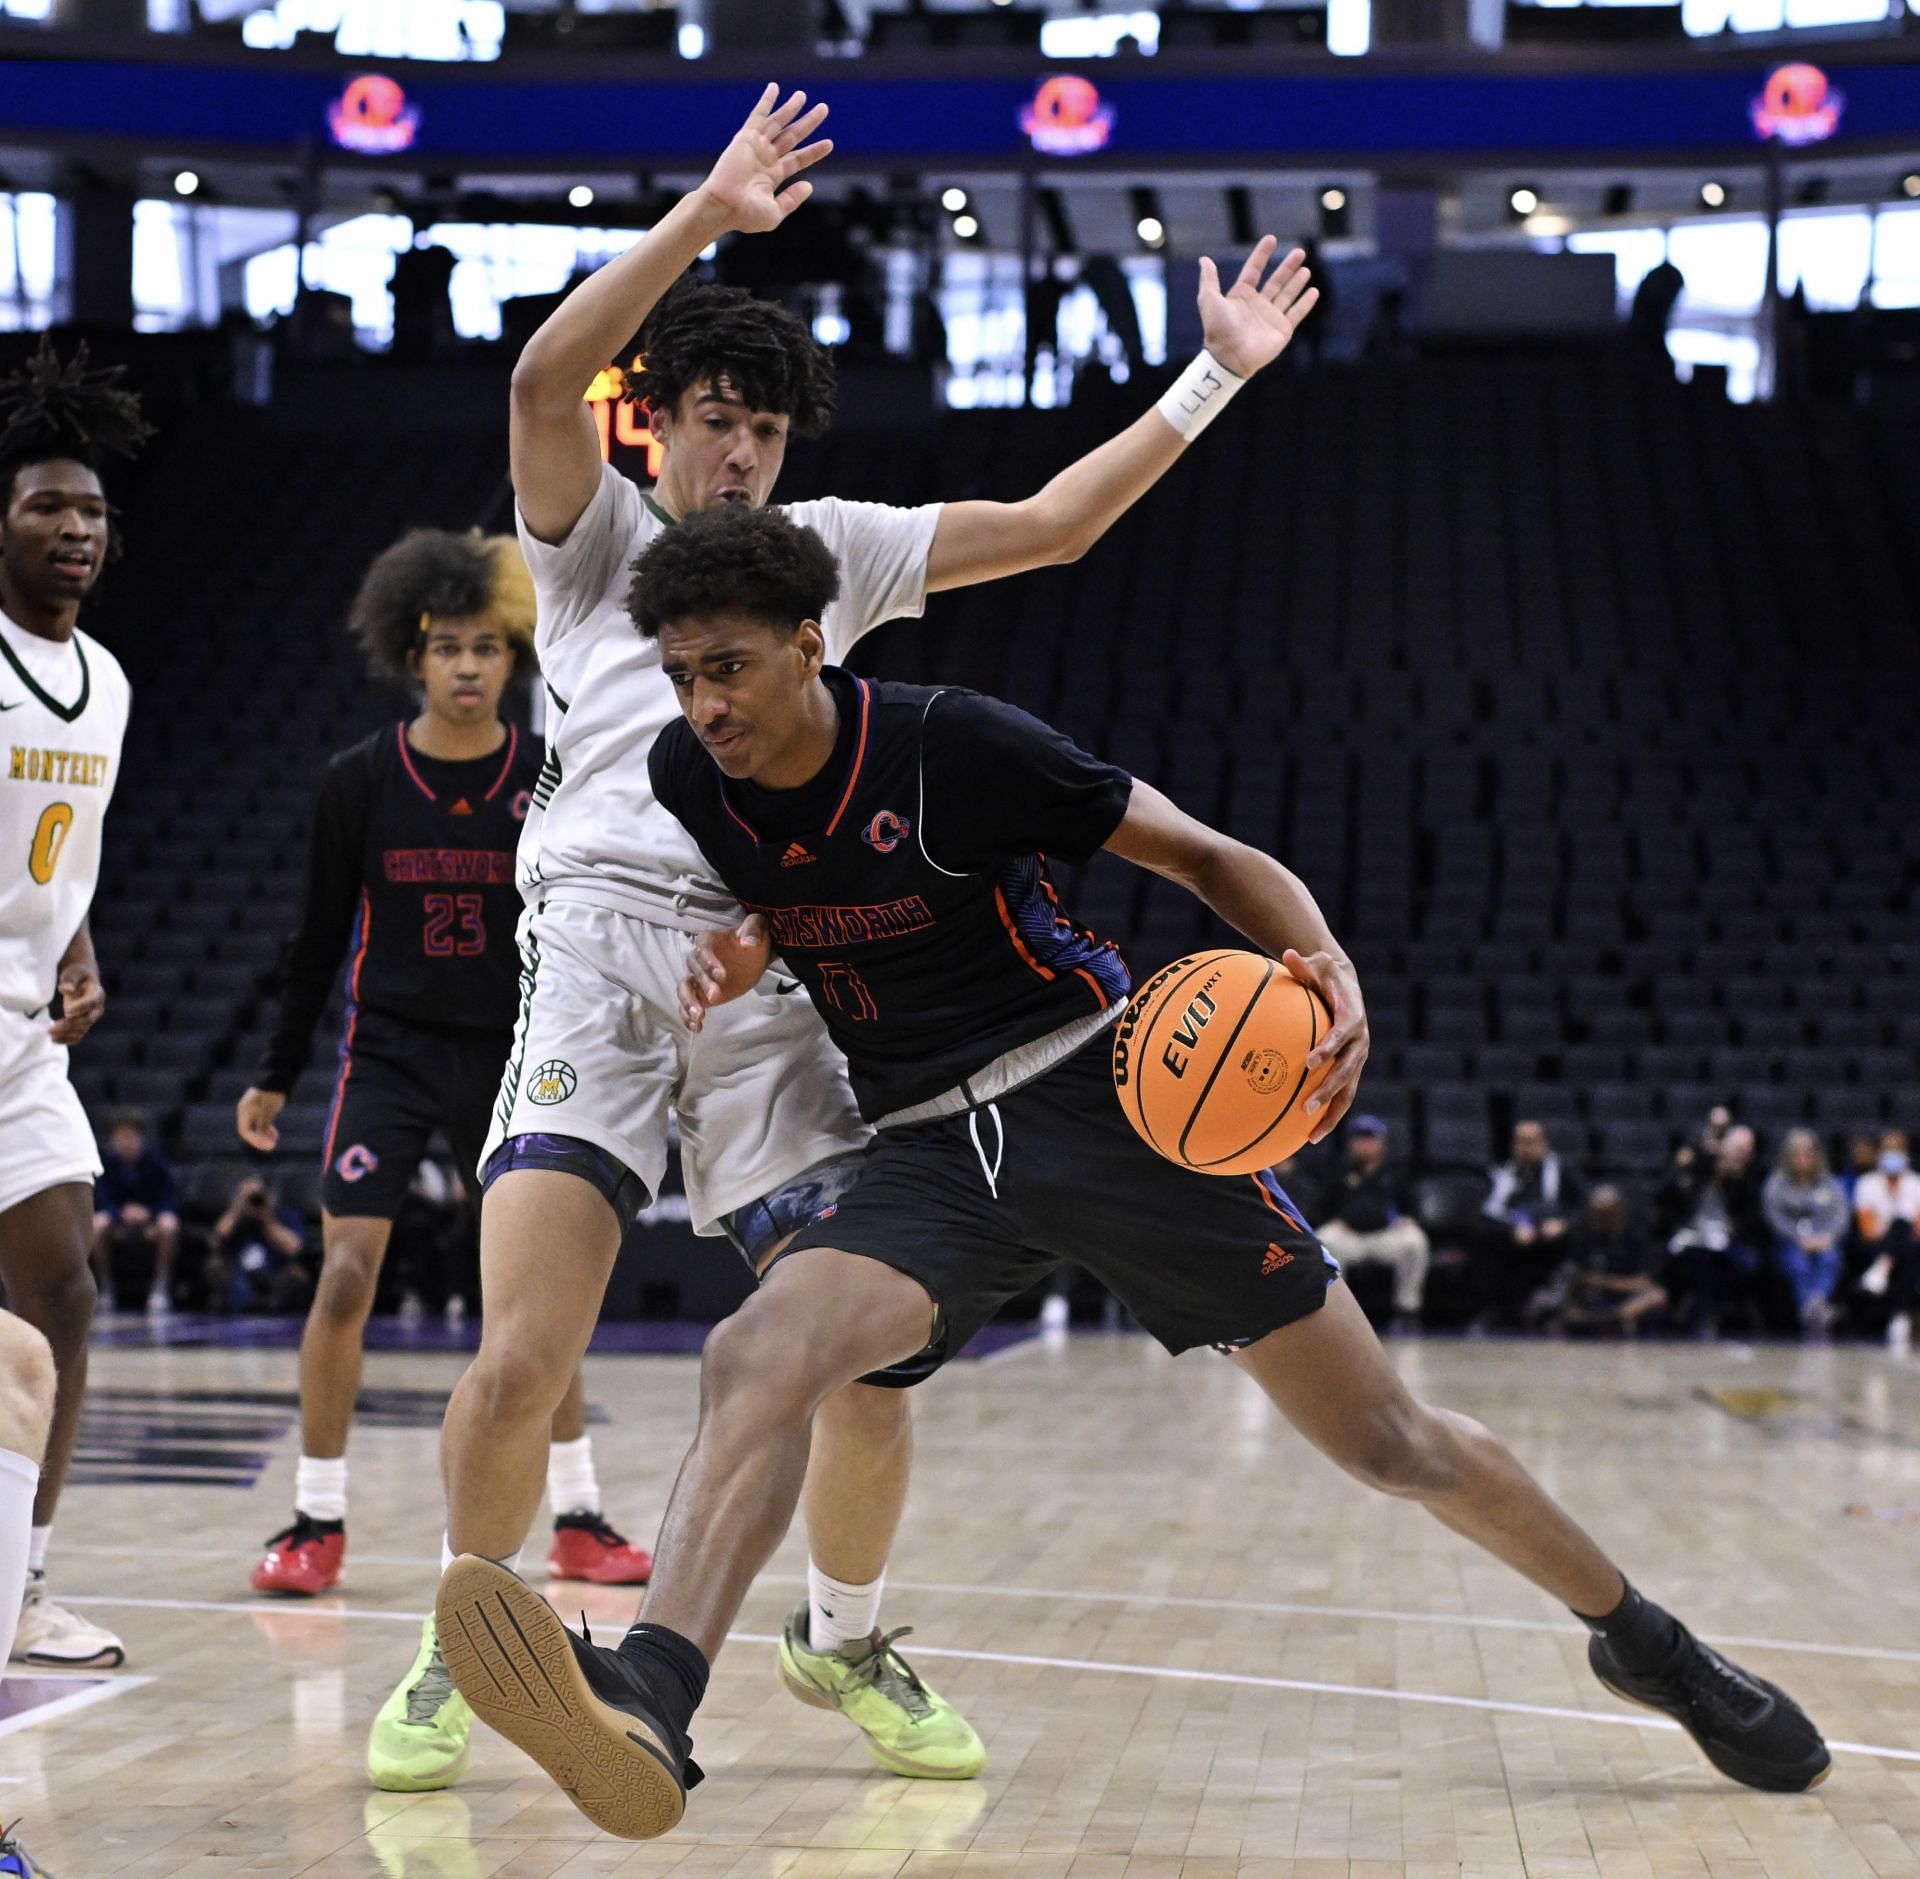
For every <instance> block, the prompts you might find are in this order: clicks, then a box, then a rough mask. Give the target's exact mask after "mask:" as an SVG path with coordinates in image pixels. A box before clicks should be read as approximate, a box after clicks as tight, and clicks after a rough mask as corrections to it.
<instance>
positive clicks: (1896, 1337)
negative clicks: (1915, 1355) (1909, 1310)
mask: <svg viewBox="0 0 1920 1879" xmlns="http://www.w3.org/2000/svg"><path fill="white" fill-rule="evenodd" d="M1912 1348H1913V1320H1912V1319H1911V1318H1910V1317H1908V1316H1907V1314H1906V1313H1905V1312H1904V1311H1897V1312H1895V1313H1894V1314H1893V1316H1892V1317H1891V1318H1890V1319H1888V1321H1887V1349H1888V1350H1890V1351H1908V1350H1911V1349H1912Z"/></svg>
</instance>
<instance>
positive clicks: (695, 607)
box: [627, 507, 840, 639]
mask: <svg viewBox="0 0 1920 1879" xmlns="http://www.w3.org/2000/svg"><path fill="white" fill-rule="evenodd" d="M839 592H840V568H839V564H838V563H837V562H836V561H835V560H834V558H833V550H832V549H830V548H829V547H828V546H827V544H826V543H825V542H823V541H822V540H821V539H820V537H819V536H818V535H816V534H815V533H814V532H813V530H812V529H810V528H805V527H803V526H802V525H801V524H799V523H798V522H790V521H788V520H787V518H786V516H785V515H784V514H782V513H781V511H780V510H778V509H747V508H740V507H727V508H721V509H703V510H701V511H699V512H698V513H696V514H694V515H690V516H688V517H687V518H686V520H685V521H684V522H681V523H678V524H677V525H676V526H674V527H673V528H669V529H662V530H661V531H660V533H659V534H658V535H656V536H655V537H654V538H653V540H652V542H651V543H649V544H648V546H647V549H646V552H645V553H644V554H642V555H641V557H640V558H639V560H637V561H636V562H635V563H634V564H633V585H632V586H631V587H630V588H629V589H628V590H627V611H628V612H629V613H630V614H631V615H632V616H633V623H634V625H635V626H637V627H638V628H639V629H640V631H641V632H642V633H643V634H644V635H645V636H646V637H647V638H648V639H657V638H658V637H659V635H660V630H661V628H662V627H665V626H670V625H672V624H673V622H674V621H676V620H685V619H691V618H694V617H696V616H699V615H702V614H712V613H744V614H745V615H746V616H747V617H748V618H749V619H750V620H757V621H758V622H760V624H762V625H763V626H770V627H772V628H773V629H774V630H775V631H776V632H780V633H791V632H792V631H793V629H794V628H795V627H796V626H798V625H799V624H800V622H801V621H802V620H818V619H820V618H821V616H822V615H824V614H825V612H826V610H827V608H828V607H829V606H830V605H831V604H832V602H833V600H834V597H835V596H836V595H837V594H838V593H839Z"/></svg>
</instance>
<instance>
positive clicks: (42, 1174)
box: [0, 341, 149, 1667]
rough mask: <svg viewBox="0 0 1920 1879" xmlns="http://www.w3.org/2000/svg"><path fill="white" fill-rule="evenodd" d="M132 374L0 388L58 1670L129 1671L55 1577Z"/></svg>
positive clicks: (12, 1026)
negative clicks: (90, 628) (94, 630)
mask: <svg viewBox="0 0 1920 1879" xmlns="http://www.w3.org/2000/svg"><path fill="white" fill-rule="evenodd" d="M121 371H122V368H121V367H118V366H113V367H108V368H106V369H94V368H91V367H89V366H88V364H87V352H86V348H85V347H84V346H81V347H79V348H78V349H77V350H76V351H75V352H74V354H73V356H72V358H70V359H66V360H62V359H61V358H60V357H59V356H58V355H57V354H56V353H55V352H54V350H53V348H52V346H51V345H50V344H49V343H47V342H46V341H42V342H41V345H40V348H39V350H38V351H37V352H35V353H34V355H33V356H32V357H31V358H30V359H29V360H28V361H27V362H26V363H25V364H24V365H23V366H21V367H20V368H19V369H17V370H16V371H14V372H12V373H9V374H8V375H7V377H6V378H5V379H0V759H4V767H0V857H4V867H0V1287H4V1289H5V1292H6V1297H7V1301H8V1303H9V1304H10V1305H11V1306H12V1308H13V1311H14V1312H16V1313H18V1314H19V1316H18V1318H15V1317H13V1316H11V1315H10V1314H6V1313H0V1334H4V1335H0V1371H5V1370H6V1369H7V1368H8V1367H9V1363H10V1359H9V1358H8V1357H7V1356H6V1354H5V1353H8V1352H14V1351H18V1350H20V1349H21V1348H22V1346H26V1347H27V1355H28V1356H29V1357H31V1356H32V1355H33V1354H35V1353H42V1354H43V1353H44V1352H45V1350H46V1347H47V1346H49V1345H50V1346H51V1347H52V1361H53V1369H54V1373H55V1375H56V1376H57V1378H58V1388H57V1391H55V1392H54V1393H53V1398H52V1400H53V1415H52V1422H51V1427H50V1428H47V1429H43V1430H42V1431H41V1434H40V1436H39V1438H38V1440H37V1441H36V1442H35V1443H34V1444H33V1446H34V1448H35V1451H36V1452H34V1453H32V1454H28V1453H26V1452H24V1451H23V1449H22V1447H21V1445H20V1444H18V1443H14V1442H8V1441H7V1440H6V1439H5V1438H4V1436H0V1642H4V1643H5V1644H6V1645H7V1647H8V1648H7V1651H6V1652H5V1655H6V1656H10V1657H12V1658H14V1659H17V1660H19V1661H22V1662H25V1663H29V1664H35V1665H50V1666H60V1667H76V1666H90V1667H91V1666H112V1665H115V1664H118V1663H121V1662H123V1661H124V1659H125V1657H126V1651H125V1648H124V1646H123V1645H122V1644H121V1642H120V1640H119V1639H118V1638H117V1637H115V1636H114V1634H113V1633H112V1632H111V1631H108V1630H107V1629H106V1628H105V1627H104V1626H101V1625H96V1624H93V1623H90V1622H89V1621H88V1620H87V1619H85V1618H82V1617H81V1616H80V1615H79V1614H78V1613H76V1612H72V1611H69V1610H67V1609H66V1608H65V1607H64V1606H61V1605H56V1604H55V1603H54V1602H53V1600H52V1599H51V1598H49V1597H48V1595H47V1574H46V1566H47V1541H48V1538H49V1535H50V1534H51V1531H52V1525H53V1512H54V1507H55V1504H56V1503H57V1501H58V1500H59V1498H60V1488H61V1484H62V1483H63V1481H64V1480H65V1478H66V1473H67V1466H68V1463H69V1462H70V1461H71V1460H72V1457H73V1448H74V1441H75V1438H76V1437H77V1435H78V1433H79V1428H80V1407H81V1402H82V1399H83V1398H84V1396H85V1394H86V1387H87V1332H88V1329H89V1327H90V1326H91V1325H92V1323H93V1307H94V1298H95V1289H94V1281H93V1273H92V1269H91V1267H90V1266H89V1264H88V1259H89V1254H90V1252H91V1241H92V1237H93V1178H94V1176H95V1175H97V1174H98V1173H99V1172H100V1157H99V1153H98V1151H97V1149H96V1148H95V1146H94V1136H93V1129H92V1126H91V1125H90V1124H89V1123H88V1121H87V1115H86V1111H85V1110H84V1109H83V1108H82V1107H81V1104H80V1099H79V1097H78V1096H76V1095H75V1094H74V1090H73V1085H72V1084H71V1083H70V1082H69V1081H68V1080H67V1053H68V1050H69V1048H70V1047H71V1046H73V1045H75V1044H77V1043H79V1042H80V1040H81V1039H82V1038H83V1037H85V1036H86V1034H87V1033H88V1032H89V1031H90V1030H92V1028H93V1027H94V1025H95V1024H96V1023H98V1022H99V1019H100V1016H101V1014H102V1012H104V1011H105V1009H106V992H105V990H104V989H103V988H102V986H101V983H100V968H99V964H98V962H97V961H96V959H95V958H94V952H93V934H92V931H91V928H90V926H89V923H88V910H89V909H90V907H91V906H92V903H93V895H94V889H95V887H96V885H97V884H98V881H99V875H100V836H101V827H102V824H103V822H104V821H105V818H106V810H107V803H108V801H109V800H110V799H111V797H112V795H113V788H114V783H115V781H116V779H117V777H118V774H119V769H120V745H121V740H122V738H123V737H124V736H125V733H126V728H127V710H128V706H129V703H130V701H131V692H130V690H129V688H128V685H127V678H126V674H125V673H124V672H122V671H121V669H120V662H119V661H118V660H117V659H116V658H115V657H114V656H113V654H112V653H110V652H109V651H108V650H107V649H106V648H105V647H104V646H103V645H101V644H100V642H99V641H98V640H96V639H95V638H94V637H93V636H92V635H91V634H90V633H86V632H83V631H82V630H81V628H80V625H79V615H80V609H81V606H82V604H83V603H84V602H85V600H86V599H87V597H88V596H89V595H90V594H91V593H92V592H93V591H94V588H95V586H96V584H97V583H98V581H99V579H100V573H101V570H102V569H103V568H104V567H105V566H106V564H107V562H108V561H110V560H112V559H113V557H114V555H115V554H116V553H117V552H118V548H119V541H118V534H117V531H116V529H115V527H114V519H113V512H112V510H111V508H110V507H109V505H108V502H107V493H106V489H105V486H104V485H103V483H102V482H101V476H100V472H101V468H102V466H103V465H104V464H106V463H107V462H108V461H109V460H110V459H114V458H118V459H122V460H124V459H126V458H129V457H131V456H133V454H134V453H135V452H136V451H137V450H138V449H139V448H140V445H141V444H142V443H143V442H144V441H145V440H146V438H147V436H148V435H149V429H148V426H147V424H146V423H145V421H144V420H143V419H142V417H141V415H140V401H139V399H138V398H137V397H136V396H135V395H134V394H133V393H132V392H129V391H127V390H125V389H124V388H123V387H122V386H121V384H120V377H121ZM56 1006H57V1007H58V1013H57V1015H56V1013H55V1008H56ZM21 1320H24V1321H25V1323H24V1324H22V1323H21ZM28 1327H32V1329H31V1330H29V1329H28ZM31 1369H32V1366H31V1364H29V1366H28V1371H29V1373H30V1372H31ZM4 1388H5V1384H4V1383H3V1382H0V1390H4ZM4 1420H5V1419H4V1418H0V1421H4ZM15 1420H17V1418H16V1419H15ZM42 1444H44V1461H43V1460H42V1457H41V1454H40V1453H39V1452H38V1450H39V1448H40V1446H41V1445H42ZM23 1585H24V1598H23V1597H22V1586H23ZM16 1610H17V1611H18V1614H19V1624H18V1628H17V1629H15V1628H14V1625H13V1620H14V1614H15V1612H16Z"/></svg>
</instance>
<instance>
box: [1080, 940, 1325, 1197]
mask: <svg viewBox="0 0 1920 1879" xmlns="http://www.w3.org/2000/svg"><path fill="white" fill-rule="evenodd" d="M1332 1025H1333V1019H1332V1017H1331V1015H1330V1014H1329V1013H1328V1011H1327V1008H1326V1006H1325V1005H1324V1004H1322V1003H1321V1001H1320V996H1319V994H1318V993H1317V992H1315V991H1313V990H1312V989H1311V988H1310V987H1308V986H1305V985H1302V984H1301V983H1300V981H1299V980H1298V979H1296V978H1295V977H1294V976H1293V974H1292V973H1290V972H1289V971H1288V970H1287V969H1286V967H1285V966H1283V965H1280V964H1278V963H1277V962H1275V961H1274V960H1271V959H1269V958H1267V957H1266V956H1265V955H1264V954H1262V953H1245V952H1211V953H1194V954H1192V955H1191V956H1190V957H1188V958H1185V959H1176V960H1175V961H1174V962H1173V964H1172V965H1170V966H1168V967H1167V968H1166V970H1165V971H1164V972H1156V973H1155V974H1154V976H1153V977H1152V978H1151V979H1149V980H1148V981H1147V983H1146V984H1145V985H1143V986H1142V987H1141V988H1140V989H1139V991H1137V992H1136V993H1135V994H1134V995H1133V1002H1132V1003H1131V1004H1130V1005H1128V1007H1127V1008H1126V1011H1125V1012H1124V1013H1123V1014H1122V1015H1121V1018H1120V1022H1119V1024H1118V1025H1117V1026H1116V1027H1115V1030H1114V1039H1113V1086H1114V1090H1115V1093H1116V1094H1117V1095H1118V1096H1119V1098H1120V1107H1121V1108H1122V1109H1123V1110H1125V1111H1126V1116H1127V1120H1128V1121H1129V1122H1131V1123H1132V1124H1133V1126H1134V1127H1135V1128H1136V1129H1137V1130H1139V1132H1140V1137H1141V1139H1142V1140H1143V1141H1144V1142H1146V1143H1147V1144H1148V1146H1149V1147H1151V1148H1155V1149H1158V1150H1159V1152H1160V1153H1161V1154H1163V1155H1165V1156H1166V1158H1167V1159H1168V1160H1169V1161H1177V1162H1178V1163H1179V1164H1180V1165H1181V1166H1182V1167H1183V1168H1191V1169H1193V1170H1194V1172H1195V1173H1197V1174H1256V1173H1258V1172H1259V1170H1260V1169H1262V1168H1270V1167H1272V1166H1273V1164H1274V1163H1275V1162H1277V1161H1285V1160H1286V1159H1287V1157H1288V1156H1289V1155H1292V1154H1295V1153H1297V1152H1298V1151H1299V1150H1300V1149H1301V1148H1303V1147H1305V1146H1306V1141H1307V1137H1308V1136H1309V1135H1311V1134H1312V1133H1313V1130H1314V1127H1315V1125H1316V1124H1317V1123H1318V1122H1319V1121H1320V1120H1321V1118H1320V1117H1319V1116H1309V1115H1308V1114H1307V1098H1308V1097H1309V1096H1311V1095H1312V1094H1313V1092H1314V1091H1315V1090H1316V1089H1317V1088H1318V1087H1319V1086H1320V1083H1321V1081H1322V1080H1323V1079H1324V1078H1325V1076H1326V1074H1327V1072H1328V1070H1330V1069H1331V1068H1332V1065H1331V1064H1330V1063H1328V1064H1322V1065H1321V1066H1319V1068H1317V1069H1315V1070H1313V1071H1312V1072H1309V1071H1308V1069H1307V1067H1306V1065H1307V1053H1308V1052H1309V1051H1310V1050H1312V1049H1313V1047H1314V1046H1315V1045H1316V1044H1318V1043H1319V1042H1320V1040H1321V1039H1322V1038H1323V1037H1325V1036H1326V1034H1327V1032H1328V1031H1329V1030H1330V1029H1331V1028H1332Z"/></svg>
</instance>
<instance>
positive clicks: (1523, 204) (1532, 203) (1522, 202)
mask: <svg viewBox="0 0 1920 1879" xmlns="http://www.w3.org/2000/svg"><path fill="white" fill-rule="evenodd" d="M1539 206H1540V192H1539V191H1538V190H1536V189H1528V188H1526V187H1525V186H1524V185H1523V186H1522V187H1520V188H1519V189H1516V190H1515V191H1514V192H1513V194H1512V195H1510V196H1509V197H1508V198H1507V207H1508V208H1510V209H1511V210H1512V211H1513V212H1514V214H1515V215H1531V214H1532V213H1533V212H1534V210H1535V209H1537V208H1539Z"/></svg>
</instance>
